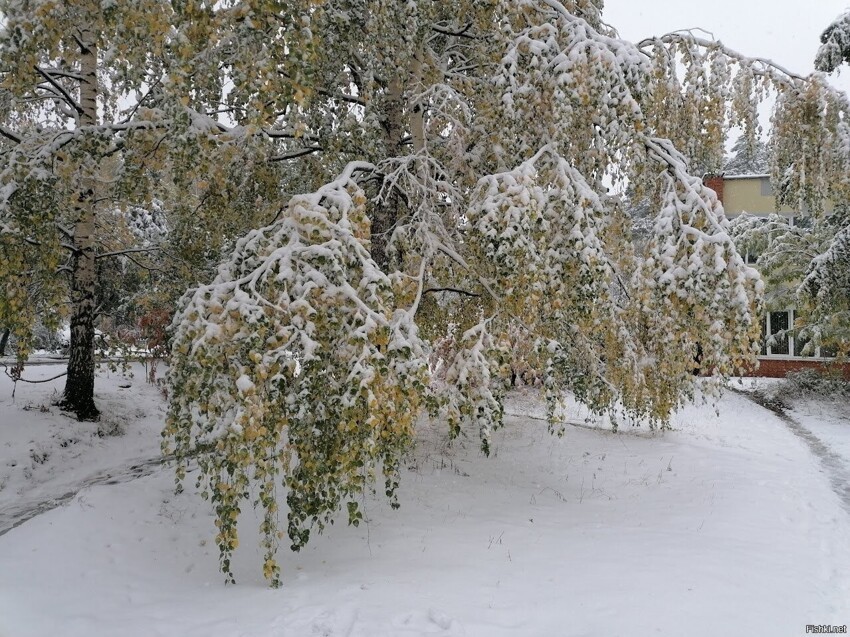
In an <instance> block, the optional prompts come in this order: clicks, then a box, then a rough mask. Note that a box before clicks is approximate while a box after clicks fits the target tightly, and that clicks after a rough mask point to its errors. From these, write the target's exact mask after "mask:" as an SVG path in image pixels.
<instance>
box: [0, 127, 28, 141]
mask: <svg viewBox="0 0 850 637" xmlns="http://www.w3.org/2000/svg"><path fill="white" fill-rule="evenodd" d="M0 135H2V136H3V137H5V138H6V139H9V140H11V141H13V142H15V143H16V144H20V143H21V142H22V141H23V138H22V137H18V135H16V134H15V133H13V132H12V131H10V130H9V129H8V128H6V127H4V126H0Z"/></svg>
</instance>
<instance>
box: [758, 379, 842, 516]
mask: <svg viewBox="0 0 850 637" xmlns="http://www.w3.org/2000/svg"><path fill="white" fill-rule="evenodd" d="M746 397H747V398H749V399H750V400H752V401H753V402H755V403H756V404H757V405H760V406H762V407H764V408H765V409H768V410H770V411H771V412H772V413H773V414H774V415H775V416H776V417H777V418H779V420H781V421H782V422H783V423H785V425H786V426H787V427H788V429H789V430H790V431H791V432H792V433H793V434H794V435H795V436H797V437H798V438H800V439H801V440H802V441H803V442H805V443H806V445H807V446H808V447H809V450H810V451H811V452H812V455H814V456H815V457H816V458H818V459H819V460H820V462H821V466H822V467H823V470H824V472H825V473H826V474H827V475H828V476H829V483H830V484H831V485H832V490H833V491H835V494H836V495H837V496H838V498H839V500H840V501H841V504H842V505H843V507H844V510H845V511H846V512H847V513H848V514H850V458H847V457H843V456H841V454H839V453H837V452H836V451H834V450H833V449H832V447H830V445H829V444H828V443H827V442H825V441H824V440H822V439H821V438H819V437H818V436H817V435H816V434H815V433H814V432H812V431H811V430H809V429H808V428H806V427H805V426H804V425H803V424H802V423H800V422H799V421H798V420H797V419H795V418H794V417H792V416H791V415H790V414H789V413H788V412H787V411H786V410H785V409H784V408H783V406H782V405H780V404H779V403H777V402H776V401H771V400H769V399H766V398H765V397H763V396H761V395H759V394H754V393H752V392H747V393H746Z"/></svg>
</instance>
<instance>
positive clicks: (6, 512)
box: [0, 456, 164, 537]
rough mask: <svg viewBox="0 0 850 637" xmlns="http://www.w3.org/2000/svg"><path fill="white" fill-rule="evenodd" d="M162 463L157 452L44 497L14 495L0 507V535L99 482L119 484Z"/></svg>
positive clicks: (156, 467) (137, 477) (141, 475)
mask: <svg viewBox="0 0 850 637" xmlns="http://www.w3.org/2000/svg"><path fill="white" fill-rule="evenodd" d="M163 463H164V459H163V458H162V457H161V456H156V457H154V458H147V459H139V460H136V461H134V462H133V463H132V464H130V466H128V467H116V468H114V469H108V470H106V471H98V472H97V473H94V474H93V475H91V476H89V477H87V478H85V479H83V480H81V481H79V482H76V483H74V484H70V485H68V486H67V487H64V488H61V489H60V491H62V492H61V493H55V494H53V495H49V496H47V497H44V496H42V497H38V498H29V497H25V498H22V499H18V500H17V501H16V502H15V503H14V504H12V505H8V506H5V507H0V537H2V536H3V535H5V534H6V533H8V532H9V531H11V530H12V529H14V528H17V527H19V526H20V525H21V524H23V523H25V522H28V521H29V520H32V519H33V518H34V517H36V516H37V515H41V514H42V513H47V512H48V511H52V510H53V509H55V508H56V507H59V506H62V505H63V504H66V503H67V502H70V501H71V500H73V499H74V498H75V497H77V496H78V495H79V494H80V492H81V491H84V490H85V489H90V488H91V487H96V486H100V485H110V484H122V483H124V482H130V481H131V480H138V479H139V478H143V477H145V476H149V475H150V474H152V473H153V472H154V471H156V470H157V469H158V468H159V467H161V466H162V465H163Z"/></svg>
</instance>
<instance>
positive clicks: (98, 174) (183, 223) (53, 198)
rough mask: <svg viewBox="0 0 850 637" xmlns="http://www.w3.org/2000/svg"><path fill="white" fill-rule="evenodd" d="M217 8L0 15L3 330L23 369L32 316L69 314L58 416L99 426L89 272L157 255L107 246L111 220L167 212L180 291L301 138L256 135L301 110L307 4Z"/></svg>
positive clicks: (156, 2)
mask: <svg viewBox="0 0 850 637" xmlns="http://www.w3.org/2000/svg"><path fill="white" fill-rule="evenodd" d="M213 4H214V6H213ZM213 4H211V3H207V2H194V1H188V2H182V1H181V2H177V1H174V2H171V1H168V0H140V1H138V2H135V1H134V2H100V1H96V0H80V1H79V2H72V3H69V2H62V1H59V0H4V1H3V2H0V13H2V15H3V27H2V30H0V74H2V80H0V135H2V140H0V155H2V167H1V168H0V250H2V252H0V256H2V259H0V278H2V282H3V283H2V287H0V327H2V328H4V329H11V330H12V331H13V332H14V333H15V335H16V336H17V339H18V343H19V351H18V355H19V357H20V358H21V359H25V358H26V355H27V353H28V348H27V343H28V341H29V338H28V337H29V336H30V334H31V327H32V325H33V323H34V319H35V316H36V314H38V313H40V312H41V313H47V314H48V315H57V314H62V313H63V312H64V310H62V307H63V306H64V304H65V303H66V302H67V303H68V305H69V306H70V324H71V350H70V362H69V365H68V376H67V382H66V386H65V391H64V397H63V400H62V405H63V406H64V407H65V408H66V409H68V410H70V411H72V412H74V413H76V414H77V416H78V417H79V418H81V419H90V418H96V417H97V416H98V410H97V407H96V405H95V403H94V400H93V389H94V369H95V365H94V363H95V361H94V324H95V321H96V319H97V315H98V313H99V311H100V310H99V307H98V305H99V299H98V275H97V272H98V265H97V264H98V262H100V263H103V262H104V260H107V259H122V260H127V259H135V258H137V257H141V256H144V255H143V254H142V253H145V254H146V255H147V256H150V255H151V254H153V253H155V252H157V250H158V248H159V247H160V246H151V245H145V244H140V243H139V242H137V241H134V238H137V237H134V235H133V233H132V232H124V233H121V232H116V231H115V230H116V229H115V227H114V226H115V224H116V222H121V219H122V217H121V215H120V214H119V215H116V214H115V211H116V210H118V211H127V210H129V209H130V208H132V207H134V206H135V207H141V208H145V207H148V206H150V205H151V204H152V202H153V201H154V199H156V200H157V202H158V205H161V206H164V207H165V209H166V210H167V211H168V214H169V215H170V216H171V217H172V218H171V220H170V221H171V223H170V225H171V227H172V231H173V232H172V236H171V239H172V243H171V246H170V247H171V248H176V249H173V250H171V251H170V252H169V255H170V257H171V258H172V260H171V261H165V262H161V261H160V262H158V269H159V271H168V272H169V275H170V276H171V275H174V274H175V272H176V273H177V275H176V281H175V282H174V284H175V285H177V284H179V282H180V281H182V282H183V285H184V286H185V285H186V284H188V283H191V282H194V281H197V279H196V278H195V276H196V275H197V268H198V267H199V265H198V264H199V263H201V262H203V261H204V259H206V260H209V259H213V260H216V261H217V260H219V259H220V254H219V253H218V252H217V251H216V248H217V247H220V246H223V245H230V246H231V247H232V244H233V241H234V240H235V238H236V236H238V235H240V234H243V233H244V232H245V230H246V229H247V228H250V227H253V226H256V225H258V224H259V223H261V222H268V221H269V220H271V219H272V218H273V217H274V214H275V211H276V210H278V209H279V208H280V204H279V202H278V201H277V198H278V193H279V192H280V190H281V183H280V182H281V177H280V172H281V169H280V168H277V167H275V165H274V163H273V162H272V163H270V160H272V159H274V155H275V150H274V139H276V138H288V137H297V136H300V132H299V131H300V129H296V128H291V129H286V130H274V129H273V128H272V129H267V125H268V124H272V123H274V122H275V121H277V119H278V116H277V113H278V111H283V110H286V109H287V108H290V106H291V105H293V104H297V103H298V101H299V99H300V98H299V95H298V88H297V83H298V82H299V81H300V80H299V78H300V76H301V74H302V71H301V67H302V66H303V62H304V60H303V59H302V57H301V56H303V57H304V59H306V58H307V57H309V55H310V43H309V40H310V38H311V36H310V32H309V29H308V28H307V24H306V22H305V21H309V18H308V17H307V16H308V15H309V6H310V3H309V2H308V1H307V0H304V2H301V3H299V2H276V1H274V0H256V1H252V2H218V3H213ZM293 16H294V17H293ZM287 47H291V48H292V49H293V50H297V52H298V54H297V55H288V54H286V53H285V51H287ZM282 104H283V105H282ZM187 228H190V229H189V230H188V231H187ZM233 235H236V236H233ZM119 238H120V239H119ZM199 244H201V245H202V246H203V247H198V246H199ZM177 252H179V253H180V254H176V253H177ZM198 253H203V258H201V259H199V258H197V257H196V256H193V254H194V255H197V254H198ZM163 254H165V253H158V252H157V256H163ZM201 265H203V263H201ZM172 278H175V277H173V276H172ZM184 289H185V288H184Z"/></svg>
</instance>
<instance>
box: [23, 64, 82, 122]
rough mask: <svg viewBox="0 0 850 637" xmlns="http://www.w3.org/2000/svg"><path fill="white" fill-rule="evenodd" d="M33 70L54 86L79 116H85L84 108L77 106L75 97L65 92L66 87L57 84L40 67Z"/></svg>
mask: <svg viewBox="0 0 850 637" xmlns="http://www.w3.org/2000/svg"><path fill="white" fill-rule="evenodd" d="M33 68H34V69H35V71H36V73H38V74H39V75H41V77H43V78H44V79H45V80H47V82H48V83H49V84H50V86H52V87H53V88H54V89H55V90H56V91H57V92H58V93H59V94H60V95H61V96H62V97H63V98H64V99H65V101H66V102H67V103H68V105H69V106H70V107H71V108H73V109H74V110H75V111H77V114H78V115H82V114H83V107H82V106H80V105H79V104H77V101H76V100H75V99H74V98H73V97H71V94H70V93H69V92H68V91H66V90H65V87H64V86H62V85H61V84H59V82H57V81H56V79H55V78H53V77H52V76H51V75H50V73H48V72H47V71H45V70H44V69H42V68H41V67H39V66H34V67H33Z"/></svg>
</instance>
